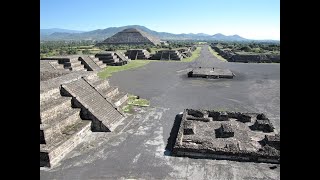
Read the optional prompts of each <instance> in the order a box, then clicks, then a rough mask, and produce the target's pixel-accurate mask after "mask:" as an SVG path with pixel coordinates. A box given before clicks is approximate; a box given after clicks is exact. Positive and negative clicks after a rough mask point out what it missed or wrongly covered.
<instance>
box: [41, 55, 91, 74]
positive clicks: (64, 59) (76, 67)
mask: <svg viewBox="0 0 320 180" xmlns="http://www.w3.org/2000/svg"><path fill="white" fill-rule="evenodd" d="M40 60H41V61H45V60H49V61H50V62H49V63H50V64H51V65H52V66H53V67H54V68H55V69H57V70H63V69H64V70H69V71H87V69H85V67H84V65H83V64H82V63H81V61H80V60H79V56H78V55H72V56H56V57H48V58H41V59H40Z"/></svg>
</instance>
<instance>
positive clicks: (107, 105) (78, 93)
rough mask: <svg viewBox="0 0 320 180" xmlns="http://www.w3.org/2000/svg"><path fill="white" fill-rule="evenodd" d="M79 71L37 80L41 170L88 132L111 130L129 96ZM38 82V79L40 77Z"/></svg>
mask: <svg viewBox="0 0 320 180" xmlns="http://www.w3.org/2000/svg"><path fill="white" fill-rule="evenodd" d="M96 74H97V72H95V71H94V72H86V71H79V72H74V73H68V74H62V75H61V76H58V77H53V78H50V79H45V80H44V81H40V167H42V166H45V167H53V166H55V165H56V164H57V163H58V162H59V161H60V160H61V159H63V158H64V157H65V155H66V154H68V153H69V152H70V151H72V149H74V148H75V147H76V146H77V145H78V144H80V143H81V142H82V141H83V140H84V139H85V137H86V136H88V135H89V134H90V133H91V132H110V131H113V130H114V129H115V128H116V127H117V126H118V125H119V124H120V123H121V122H122V121H123V120H124V119H125V118H126V117H125V115H124V114H123V113H122V112H121V111H120V110H118V109H121V108H119V107H121V105H123V104H125V102H126V101H127V99H128V94H127V93H123V92H120V91H119V89H118V88H117V87H112V86H110V85H109V82H108V80H102V79H99V77H98V76H97V75H96ZM40 79H41V78H40Z"/></svg>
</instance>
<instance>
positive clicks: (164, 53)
mask: <svg viewBox="0 0 320 180" xmlns="http://www.w3.org/2000/svg"><path fill="white" fill-rule="evenodd" d="M150 59H153V60H177V61H181V60H182V59H183V56H182V55H181V53H180V52H179V51H176V50H161V51H157V52H156V54H154V55H153V56H152V57H150Z"/></svg>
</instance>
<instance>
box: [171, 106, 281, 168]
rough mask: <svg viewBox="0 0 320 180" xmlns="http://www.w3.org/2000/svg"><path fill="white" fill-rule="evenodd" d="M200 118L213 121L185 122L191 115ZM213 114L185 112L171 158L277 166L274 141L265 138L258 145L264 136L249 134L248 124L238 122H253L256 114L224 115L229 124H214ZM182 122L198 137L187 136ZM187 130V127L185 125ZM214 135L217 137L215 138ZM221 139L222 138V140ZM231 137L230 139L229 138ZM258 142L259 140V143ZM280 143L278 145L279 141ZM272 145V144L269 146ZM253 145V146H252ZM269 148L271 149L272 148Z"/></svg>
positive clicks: (197, 111) (188, 120) (256, 133)
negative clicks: (205, 116)
mask: <svg viewBox="0 0 320 180" xmlns="http://www.w3.org/2000/svg"><path fill="white" fill-rule="evenodd" d="M189 112H191V114H193V115H194V116H193V117H195V116H197V117H195V118H201V117H203V116H204V114H206V113H205V112H207V114H208V115H209V117H211V118H213V121H198V120H191V119H188V117H189V116H191V115H190V113H189ZM220 113H221V112H219V111H214V110H191V109H186V110H184V113H183V115H182V120H181V125H180V128H179V130H178V132H177V135H176V141H175V144H174V146H173V151H172V154H173V155H176V156H188V157H196V158H213V159H227V160H235V161H253V162H265V163H280V148H279V149H277V148H274V147H272V146H274V144H276V143H277V138H273V137H268V136H267V138H265V139H267V140H268V142H269V141H270V142H271V143H270V142H269V144H270V145H269V144H267V143H260V141H261V140H262V141H266V140H263V137H265V135H270V134H269V133H268V134H264V132H257V131H252V130H251V129H250V128H249V124H247V123H244V122H241V121H240V120H239V119H237V118H240V117H241V115H242V114H243V115H244V116H245V117H246V118H248V119H249V117H250V119H251V117H254V118H256V116H257V113H251V114H248V113H240V112H227V111H226V112H225V113H226V114H228V116H229V118H230V119H229V121H228V123H221V121H216V120H214V119H215V118H217V117H218V115H217V114H220ZM185 122H192V123H193V124H194V126H195V127H197V133H195V134H192V133H190V134H188V132H187V134H186V132H185V131H186V128H185V127H186V125H184V124H185ZM187 126H189V127H190V124H189V123H187ZM215 135H216V136H215ZM222 137H223V138H222ZM231 137H232V138H231ZM259 139H260V140H259ZM279 142H280V141H279ZM272 143H274V144H272ZM253 144H254V146H252V145H253ZM271 144H272V146H271Z"/></svg>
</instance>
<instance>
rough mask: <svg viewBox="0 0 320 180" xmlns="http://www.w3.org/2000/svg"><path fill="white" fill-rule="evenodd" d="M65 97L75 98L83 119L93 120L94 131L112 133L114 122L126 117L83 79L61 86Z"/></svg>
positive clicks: (74, 101)
mask: <svg viewBox="0 0 320 180" xmlns="http://www.w3.org/2000/svg"><path fill="white" fill-rule="evenodd" d="M61 91H62V93H63V94H65V95H69V96H72V97H74V99H73V104H74V105H75V106H76V107H79V108H81V110H82V111H81V117H82V118H86V119H91V120H92V130H93V131H101V132H103V131H105V132H110V131H112V130H113V129H114V128H115V127H113V125H112V124H110V123H111V122H113V121H122V120H123V119H124V115H123V114H122V113H121V112H119V111H118V110H117V109H116V107H114V105H113V104H112V102H109V101H108V100H107V99H105V97H103V95H101V94H100V93H99V92H98V91H97V90H96V89H95V88H93V87H92V86H91V85H90V84H89V83H88V82H87V81H86V80H85V79H83V78H81V79H79V80H77V81H73V82H70V83H67V84H63V85H62V86H61Z"/></svg>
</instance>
